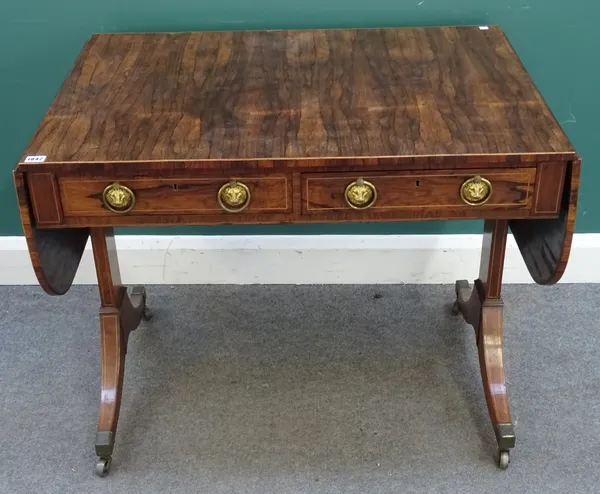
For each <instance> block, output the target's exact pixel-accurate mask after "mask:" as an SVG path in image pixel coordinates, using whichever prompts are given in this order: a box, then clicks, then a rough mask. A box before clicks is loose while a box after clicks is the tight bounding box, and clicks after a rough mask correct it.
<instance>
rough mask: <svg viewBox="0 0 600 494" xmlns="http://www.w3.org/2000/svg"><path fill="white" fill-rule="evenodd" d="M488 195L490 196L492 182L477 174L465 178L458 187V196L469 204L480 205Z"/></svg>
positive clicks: (486, 199)
mask: <svg viewBox="0 0 600 494" xmlns="http://www.w3.org/2000/svg"><path fill="white" fill-rule="evenodd" d="M490 197H492V184H491V183H490V181H489V180H487V179H485V178H483V177H480V176H479V175H477V176H476V177H472V178H470V179H468V180H466V181H465V182H464V183H463V184H462V186H461V188H460V198H461V199H462V200H463V202H464V203H466V204H468V205H469V206H481V205H482V204H485V203H486V202H487V201H488V200H489V199H490Z"/></svg>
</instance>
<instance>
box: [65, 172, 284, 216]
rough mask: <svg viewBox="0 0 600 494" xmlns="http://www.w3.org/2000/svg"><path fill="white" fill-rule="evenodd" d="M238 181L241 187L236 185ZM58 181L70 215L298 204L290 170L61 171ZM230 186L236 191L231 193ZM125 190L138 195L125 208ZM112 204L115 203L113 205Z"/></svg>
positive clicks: (276, 208)
mask: <svg viewBox="0 0 600 494" xmlns="http://www.w3.org/2000/svg"><path fill="white" fill-rule="evenodd" d="M232 186H233V187H234V188H235V189H236V190H234V189H231V187H232ZM58 187H59V190H60V196H61V201H62V205H63V211H64V216H65V217H66V218H69V217H76V216H80V217H81V216H85V217H91V216H117V215H118V216H125V215H127V216H137V215H164V214H194V215H198V214H206V215H218V214H223V215H231V214H242V215H244V214H256V213H286V212H291V206H292V200H291V195H292V194H291V180H289V178H288V176H287V175H270V176H265V177H232V178H223V177H218V178H198V179H178V178H173V179H168V178H161V179H155V178H144V179H141V178H136V179H132V180H118V181H117V180H110V179H106V180H103V179H93V180H92V179H81V178H74V177H59V179H58ZM226 189H229V190H230V191H233V193H232V194H230V195H226V194H225V193H226V192H227V190H226ZM105 191H109V192H105ZM115 191H116V193H115ZM220 192H221V194H225V195H221V194H220ZM124 194H127V196H126V199H129V197H130V196H129V195H131V196H133V200H131V201H130V202H128V203H127V202H123V204H124V207H123V208H122V209H119V207H118V205H119V201H120V200H121V198H122V197H123V196H124ZM241 194H243V197H242V196H241ZM246 194H247V195H246ZM219 197H221V200H219ZM240 197H242V199H243V198H244V197H245V198H246V199H247V202H242V201H241V200H240ZM229 201H231V202H229ZM236 201H237V202H236ZM111 204H113V206H115V207H114V208H113V209H111ZM129 206H131V207H129Z"/></svg>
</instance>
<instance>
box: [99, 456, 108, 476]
mask: <svg viewBox="0 0 600 494" xmlns="http://www.w3.org/2000/svg"><path fill="white" fill-rule="evenodd" d="M111 461H112V458H110V457H109V458H98V461H97V462H96V475H98V477H106V476H107V475H108V471H109V470H110V462H111Z"/></svg>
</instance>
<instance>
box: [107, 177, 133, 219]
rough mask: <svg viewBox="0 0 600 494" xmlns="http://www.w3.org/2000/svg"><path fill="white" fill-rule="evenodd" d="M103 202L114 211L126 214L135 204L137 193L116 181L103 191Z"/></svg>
mask: <svg viewBox="0 0 600 494" xmlns="http://www.w3.org/2000/svg"><path fill="white" fill-rule="evenodd" d="M102 202H103V203H104V206H105V207H106V208H108V209H110V210H111V211H112V212H113V213H119V214H125V213H128V212H129V211H131V210H132V209H133V207H134V206H135V194H134V193H133V191H132V190H131V189H130V188H129V187H125V186H124V185H121V184H119V183H114V184H111V185H109V186H108V187H106V188H105V189H104V192H102Z"/></svg>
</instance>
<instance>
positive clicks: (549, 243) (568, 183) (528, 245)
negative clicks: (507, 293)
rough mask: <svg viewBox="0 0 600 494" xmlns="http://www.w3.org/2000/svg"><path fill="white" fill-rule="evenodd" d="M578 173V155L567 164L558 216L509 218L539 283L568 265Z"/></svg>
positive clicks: (552, 279)
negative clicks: (525, 219) (542, 218)
mask: <svg viewBox="0 0 600 494" xmlns="http://www.w3.org/2000/svg"><path fill="white" fill-rule="evenodd" d="M580 175H581V160H580V159H577V160H575V161H573V162H571V163H569V164H568V166H567V172H566V178H565V179H564V189H563V193H562V197H561V198H560V199H561V200H560V214H559V215H558V217H557V218H551V219H545V220H536V221H524V220H517V219H513V220H512V221H510V222H509V225H510V229H511V231H512V233H513V235H514V237H515V241H516V242H517V245H518V246H519V250H520V251H521V255H522V256H523V260H524V261H525V265H526V266H527V269H528V270H529V274H531V277H532V278H533V280H534V281H535V282H536V283H538V284H540V285H552V284H554V283H558V281H560V279H561V278H562V276H563V274H564V272H565V270H566V269H567V263H568V262H569V256H570V254H571V245H572V243H573V235H574V233H575V219H576V217H577V200H578V198H579V181H580Z"/></svg>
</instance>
